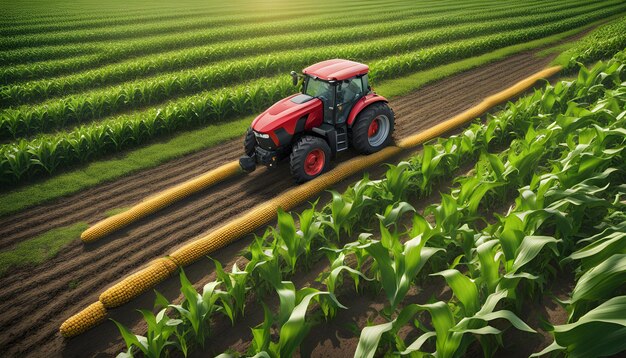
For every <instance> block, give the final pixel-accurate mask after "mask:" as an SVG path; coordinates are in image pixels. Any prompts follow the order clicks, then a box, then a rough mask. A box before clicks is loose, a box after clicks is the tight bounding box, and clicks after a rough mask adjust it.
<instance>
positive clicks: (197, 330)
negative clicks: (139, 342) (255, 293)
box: [169, 270, 225, 349]
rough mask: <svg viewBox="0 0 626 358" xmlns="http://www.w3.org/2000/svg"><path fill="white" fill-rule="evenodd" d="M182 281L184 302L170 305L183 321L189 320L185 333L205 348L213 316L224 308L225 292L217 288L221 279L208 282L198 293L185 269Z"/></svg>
mask: <svg viewBox="0 0 626 358" xmlns="http://www.w3.org/2000/svg"><path fill="white" fill-rule="evenodd" d="M180 283H181V292H182V294H183V296H184V299H183V302H181V304H179V305H169V307H171V308H173V309H175V310H176V311H177V312H178V314H179V315H180V318H181V319H182V320H183V321H186V322H189V324H188V325H186V327H185V328H186V329H187V331H186V332H185V333H184V335H185V336H189V337H190V338H191V339H192V340H193V342H194V343H195V344H196V345H198V346H199V347H200V349H204V342H205V339H206V338H207V337H209V335H210V328H211V317H212V316H213V314H214V313H216V312H222V311H223V310H224V308H223V306H222V305H220V303H221V301H222V300H224V296H225V293H224V292H222V291H219V290H218V289H217V288H218V286H219V285H220V284H221V282H219V281H213V282H209V283H207V284H206V285H205V286H204V288H203V289H202V293H201V294H200V293H198V292H197V291H196V289H195V288H194V287H193V285H192V284H191V282H189V279H187V276H186V275H185V273H184V271H183V270H181V271H180Z"/></svg>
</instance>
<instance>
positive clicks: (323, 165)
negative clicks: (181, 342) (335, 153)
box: [290, 136, 331, 183]
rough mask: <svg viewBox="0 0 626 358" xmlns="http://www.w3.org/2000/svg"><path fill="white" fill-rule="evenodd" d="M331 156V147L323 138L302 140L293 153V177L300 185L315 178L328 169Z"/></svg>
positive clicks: (309, 137)
mask: <svg viewBox="0 0 626 358" xmlns="http://www.w3.org/2000/svg"><path fill="white" fill-rule="evenodd" d="M330 154H331V153H330V147H329V146H328V143H326V141H325V140H323V139H322V138H318V137H313V136H304V137H302V138H300V140H299V141H298V143H296V145H294V146H293V150H292V152H291V157H290V162H291V175H293V177H294V179H295V180H296V182H298V183H302V182H305V181H309V180H311V179H313V178H315V177H316V176H318V175H320V174H322V173H323V172H324V171H325V170H326V169H327V168H328V163H329V161H330Z"/></svg>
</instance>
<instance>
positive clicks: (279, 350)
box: [249, 281, 346, 358]
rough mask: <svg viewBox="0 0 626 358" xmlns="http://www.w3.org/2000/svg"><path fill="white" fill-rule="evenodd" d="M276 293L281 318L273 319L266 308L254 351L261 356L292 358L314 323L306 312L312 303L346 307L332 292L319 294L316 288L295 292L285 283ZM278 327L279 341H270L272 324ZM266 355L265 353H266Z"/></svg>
mask: <svg viewBox="0 0 626 358" xmlns="http://www.w3.org/2000/svg"><path fill="white" fill-rule="evenodd" d="M275 289H276V292H277V293H278V296H279V298H280V308H279V313H278V316H276V317H274V318H271V314H270V313H269V311H268V310H267V308H265V321H264V323H263V324H262V325H261V326H260V327H257V328H254V329H253V330H252V332H253V336H254V339H253V344H252V347H251V348H252V349H253V350H254V351H253V352H249V353H252V354H257V355H258V356H269V357H272V358H274V357H291V356H293V354H294V352H295V351H296V349H298V347H299V346H300V344H301V343H302V341H303V340H304V338H305V337H306V335H307V333H308V332H309V330H310V328H311V326H312V323H311V322H310V321H307V320H306V319H305V318H306V313H307V309H308V307H309V305H310V304H311V302H312V301H316V302H318V303H320V304H321V305H322V306H323V304H328V305H332V306H334V307H339V308H346V307H344V306H343V305H342V304H341V303H339V301H337V299H336V298H335V296H334V295H333V294H332V293H330V292H323V291H318V290H316V289H314V288H310V287H307V288H303V289H300V290H296V288H295V286H294V285H293V283H292V282H289V281H283V282H281V283H280V284H278V285H277V286H276V287H275ZM268 322H274V323H276V324H277V326H278V330H279V339H278V342H273V341H271V337H270V330H271V326H272V323H269V324H268ZM263 353H264V354H263Z"/></svg>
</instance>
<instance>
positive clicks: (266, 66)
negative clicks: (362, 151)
mask: <svg viewBox="0 0 626 358" xmlns="http://www.w3.org/2000/svg"><path fill="white" fill-rule="evenodd" d="M623 7H625V8H626V6H623ZM611 10H612V9H608V10H602V11H600V12H596V13H594V14H593V15H589V14H587V15H583V16H578V17H574V18H571V19H568V20H564V21H561V22H557V23H554V24H550V25H542V26H537V27H530V28H524V29H521V30H516V31H509V32H504V33H499V34H495V35H488V36H482V37H478V38H474V39H469V40H464V41H459V42H452V43H447V44H445V45H440V46H436V47H432V48H428V49H424V50H420V51H417V52H414V53H409V54H408V55H400V56H396V57H393V58H387V59H385V60H382V61H378V62H373V63H371V67H372V71H371V77H372V78H373V79H376V78H379V79H380V78H390V77H395V76H399V75H402V74H404V73H407V72H410V71H415V70H418V69H424V68H427V67H429V66H433V65H438V64H442V63H447V62H451V61H454V60H456V59H462V58H466V57H470V56H473V55H476V54H480V53H484V52H487V51H490V50H493V49H496V48H499V47H501V46H505V45H510V44H511V43H518V42H522V41H527V40H530V39H534V38H538V37H542V36H545V35H546V34H551V33H555V32H560V31H564V30H566V29H569V28H573V27H578V26H581V25H582V24H585V23H587V22H591V21H594V19H597V18H601V17H603V16H606V13H609V12H610V11H611ZM430 36H432V35H429V36H427V38H429V37H430ZM421 41H424V40H423V39H422V38H421V37H419V36H416V37H414V38H405V37H404V36H398V37H395V38H388V39H383V40H380V41H372V42H369V43H362V44H358V45H353V46H345V47H343V48H341V49H337V48H335V47H327V48H320V49H314V50H310V51H300V52H293V53H282V54H279V55H276V56H260V57H258V58H253V59H250V60H243V61H235V62H231V63H228V64H226V63H225V64H223V65H222V64H220V65H216V66H210V67H207V68H206V69H205V70H204V71H202V72H199V73H194V72H188V73H187V74H186V75H185V76H181V77H176V76H171V75H166V76H161V77H157V78H156V79H154V80H151V81H138V82H136V83H128V84H125V85H122V86H119V87H118V88H114V89H112V90H107V91H97V92H92V95H89V96H75V97H69V98H67V99H63V100H59V101H52V102H48V103H45V104H44V105H39V106H33V107H29V108H26V107H21V108H20V109H18V110H14V109H8V110H4V111H3V112H2V115H1V116H0V118H1V119H0V133H2V134H3V136H4V137H5V138H6V136H7V135H11V136H18V137H19V136H21V133H26V134H28V133H36V132H40V131H45V130H49V129H51V128H60V127H62V126H64V125H67V124H71V123H80V122H84V121H88V120H92V119H96V118H100V117H102V116H105V115H108V114H111V113H115V112H118V111H121V110H125V109H131V108H136V107H137V106H145V105H150V104H155V103H159V102H162V101H163V100H165V99H167V98H171V97H172V96H173V95H174V94H175V95H177V96H178V95H181V94H185V93H193V92H199V91H202V89H206V88H214V87H217V86H223V85H226V84H229V83H234V82H237V81H241V80H246V79H249V78H256V77H260V76H264V75H268V74H270V75H271V74H276V73H279V72H284V71H285V70H287V69H290V68H298V67H302V66H304V65H306V64H308V63H312V62H315V61H317V60H320V59H323V58H329V57H333V56H340V57H346V58H353V59H366V58H372V57H375V56H380V55H387V54H389V53H397V52H401V51H405V50H407V49H410V48H412V47H414V46H416V44H419V43H420V42H421ZM407 57H410V61H406V58H407ZM394 68H395V71H394ZM138 84H142V86H139V85H138ZM266 90H267V91H271V89H270V88H268V89H266ZM269 104H270V103H267V105H269ZM236 107H237V108H239V107H241V106H236ZM226 110H228V109H226ZM230 114H241V113H239V112H238V111H237V110H234V111H233V113H230ZM227 116H228V115H226V114H224V115H222V116H220V117H227ZM179 118H180V116H179Z"/></svg>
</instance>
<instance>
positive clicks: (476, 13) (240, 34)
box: [0, 5, 560, 83]
mask: <svg viewBox="0 0 626 358" xmlns="http://www.w3.org/2000/svg"><path fill="white" fill-rule="evenodd" d="M554 6H555V5H550V6H549V7H545V8H544V7H543V6H542V7H540V8H539V10H543V9H545V10H550V9H557V8H555V7H554ZM520 7H522V8H523V9H527V7H526V6H525V5H516V6H512V7H510V9H511V10H509V11H503V12H502V13H501V12H500V10H498V11H497V13H501V16H502V17H506V16H509V14H510V15H512V16H514V15H515V14H518V15H519V11H515V10H514V9H519V8H520ZM559 8H560V7H559ZM416 16H419V18H415V17H416ZM409 18H414V20H415V22H416V25H415V26H416V27H415V28H416V29H417V28H418V27H417V24H421V25H422V26H423V27H422V28H425V29H427V28H433V27H439V26H446V25H454V24H456V23H462V22H466V21H475V22H478V21H481V20H487V19H491V18H493V17H492V15H491V14H490V13H485V11H484V10H482V9H481V10H473V11H467V10H465V9H463V10H458V11H452V12H447V13H445V14H437V15H433V16H424V15H423V14H421V13H420V12H419V11H403V12H401V13H396V12H395V11H394V12H391V13H387V14H371V13H366V14H364V15H361V16H359V17H354V18H350V19H346V18H345V17H341V18H337V19H324V20H318V21H304V20H302V19H299V20H298V21H293V20H292V21H285V22H281V23H280V24H272V25H271V26H270V25H267V24H259V25H250V26H246V27H244V28H242V27H240V26H236V27H232V26H228V27H223V28H220V29H219V30H218V29H212V30H211V31H190V32H186V33H177V34H175V35H166V36H155V37H148V38H142V39H136V40H130V41H123V42H120V43H113V44H110V45H106V46H104V45H103V46H99V47H97V51H98V53H99V55H100V56H101V57H98V58H83V59H77V60H65V61H68V63H65V61H64V60H58V61H52V62H49V63H38V64H32V65H25V66H11V67H7V68H4V69H2V70H0V79H4V80H5V82H6V83H9V82H13V81H16V80H23V79H28V78H40V77H43V76H53V75H59V74H63V73H68V72H75V71H76V70H80V69H87V68H93V67H96V66H98V65H100V64H104V63H109V62H117V61H120V60H122V59H125V58H128V57H131V56H138V55H146V54H150V53H155V52H157V53H160V52H162V51H163V50H164V49H180V48H185V47H190V46H203V45H206V44H207V42H214V41H223V40H229V41H233V40H240V39H245V38H258V37H260V36H271V35H280V34H285V33H288V32H289V33H292V32H309V31H311V29H333V30H338V29H339V28H349V27H351V26H360V25H363V24H368V23H370V24H373V23H378V22H385V21H398V20H401V19H409ZM61 48H68V49H70V50H69V51H68V52H76V51H84V52H90V51H94V44H78V45H68V46H49V47H44V48H43V49H42V50H36V49H20V50H15V51H6V52H4V53H3V54H0V59H2V60H3V61H6V63H21V60H20V59H22V58H24V56H31V54H32V55H36V56H37V58H39V59H45V58H46V56H54V57H58V56H59V51H60V49H61ZM77 48H78V49H79V50H76V49H77Z"/></svg>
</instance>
